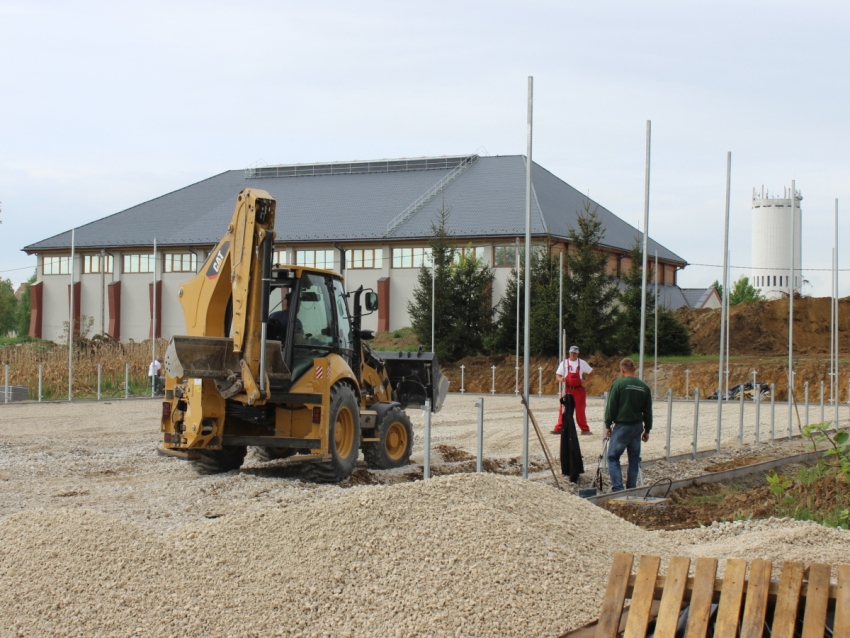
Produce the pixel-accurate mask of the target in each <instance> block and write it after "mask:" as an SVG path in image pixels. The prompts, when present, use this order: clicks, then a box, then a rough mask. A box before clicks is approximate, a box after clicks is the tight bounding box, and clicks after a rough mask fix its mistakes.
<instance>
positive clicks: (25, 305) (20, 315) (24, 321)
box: [15, 272, 36, 337]
mask: <svg viewBox="0 0 850 638" xmlns="http://www.w3.org/2000/svg"><path fill="white" fill-rule="evenodd" d="M35 279H36V273H35V272H34V273H33V274H32V277H30V278H29V279H27V281H26V283H25V284H24V290H23V292H22V293H21V298H20V300H18V309H17V312H16V313H15V316H16V318H15V330H16V331H17V333H18V336H19V337H26V336H27V335H29V331H30V315H31V314H32V302H31V301H30V286H31V285H32V284H34V283H35Z"/></svg>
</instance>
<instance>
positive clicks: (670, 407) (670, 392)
mask: <svg viewBox="0 0 850 638" xmlns="http://www.w3.org/2000/svg"><path fill="white" fill-rule="evenodd" d="M672 428H673V390H670V389H668V390H667V443H665V444H664V458H666V459H667V460H668V461H669V460H670V431H671V430H672Z"/></svg>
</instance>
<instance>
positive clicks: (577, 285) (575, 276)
mask: <svg viewBox="0 0 850 638" xmlns="http://www.w3.org/2000/svg"><path fill="white" fill-rule="evenodd" d="M568 237H569V240H570V250H569V252H568V253H567V254H566V255H565V257H566V258H565V261H566V265H567V269H568V273H569V274H568V275H567V276H566V277H564V298H565V303H566V307H565V312H564V326H565V328H566V330H567V339H568V340H569V342H570V343H575V344H577V345H578V346H579V347H580V348H581V349H582V351H583V352H586V353H591V352H602V353H604V354H609V355H610V354H614V352H616V343H615V336H616V331H617V326H618V323H619V309H618V308H617V304H616V302H617V301H618V297H619V290H618V288H617V284H616V281H615V278H614V276H613V275H610V274H608V272H607V266H608V253H607V252H606V251H603V250H600V248H599V246H600V244H601V243H602V240H603V239H604V238H605V227H604V226H603V225H602V220H601V219H599V215H598V214H597V212H596V208H594V209H592V210H591V208H590V202H585V205H584V211H582V212H581V213H579V215H578V228H571V229H570V232H569V235H568ZM555 320H556V321H557V316H556V317H555Z"/></svg>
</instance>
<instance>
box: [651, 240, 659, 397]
mask: <svg viewBox="0 0 850 638" xmlns="http://www.w3.org/2000/svg"><path fill="white" fill-rule="evenodd" d="M654 310H655V314H654V315H653V320H652V321H653V323H655V354H654V356H653V363H652V386H653V390H652V400H653V401H657V400H658V251H657V250H656V251H655V307H654Z"/></svg>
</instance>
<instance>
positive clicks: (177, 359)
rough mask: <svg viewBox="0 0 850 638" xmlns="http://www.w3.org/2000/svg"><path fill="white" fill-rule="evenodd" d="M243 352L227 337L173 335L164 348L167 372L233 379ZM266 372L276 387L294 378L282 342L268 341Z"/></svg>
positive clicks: (239, 369) (239, 372)
mask: <svg viewBox="0 0 850 638" xmlns="http://www.w3.org/2000/svg"><path fill="white" fill-rule="evenodd" d="M241 359H242V353H241V352H234V351H233V339H228V338H227V337H188V336H174V337H171V341H170V342H169V343H168V349H167V350H166V351H165V372H166V374H167V375H168V376H170V377H173V378H176V379H191V378H194V379H215V380H218V381H226V380H228V379H229V380H233V377H234V375H235V376H237V377H238V376H239V375H240V374H241V365H240V360H241ZM266 374H267V375H268V377H269V382H270V383H271V384H272V385H273V386H274V385H277V384H279V383H282V382H285V381H288V380H289V379H290V377H291V375H290V373H289V370H288V369H287V367H286V364H285V363H284V362H283V357H282V356H281V352H280V341H267V342H266Z"/></svg>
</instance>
